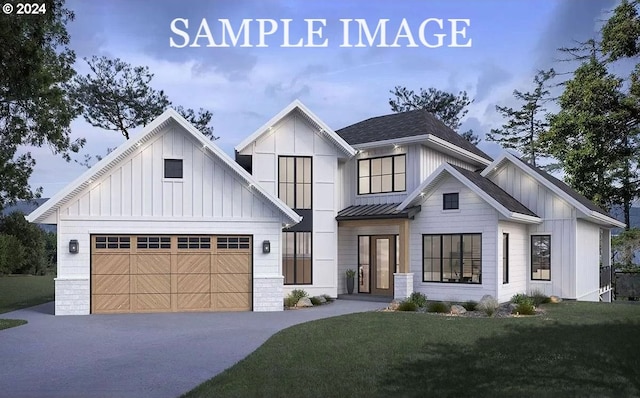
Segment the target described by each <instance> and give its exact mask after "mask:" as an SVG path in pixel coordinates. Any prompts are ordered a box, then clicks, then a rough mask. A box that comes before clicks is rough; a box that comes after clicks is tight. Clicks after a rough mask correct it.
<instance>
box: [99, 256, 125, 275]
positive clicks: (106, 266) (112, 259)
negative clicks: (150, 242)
mask: <svg viewBox="0 0 640 398" xmlns="http://www.w3.org/2000/svg"><path fill="white" fill-rule="evenodd" d="M129 258H130V256H129V254H102V253H101V254H94V255H93V259H92V264H91V271H92V273H93V274H128V273H129Z"/></svg>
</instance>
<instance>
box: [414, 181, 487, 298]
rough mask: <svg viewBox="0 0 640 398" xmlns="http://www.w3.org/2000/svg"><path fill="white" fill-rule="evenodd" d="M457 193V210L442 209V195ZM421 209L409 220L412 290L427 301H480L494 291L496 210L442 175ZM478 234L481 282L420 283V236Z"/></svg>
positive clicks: (457, 182)
mask: <svg viewBox="0 0 640 398" xmlns="http://www.w3.org/2000/svg"><path fill="white" fill-rule="evenodd" d="M451 192H458V193H459V194H460V196H459V198H460V200H459V203H460V209H459V210H457V211H456V210H454V211H443V210H442V195H443V194H444V193H451ZM421 206H422V210H421V211H420V212H419V213H418V214H417V215H416V217H415V219H414V220H413V221H412V222H411V239H410V245H411V246H410V258H411V272H413V274H414V290H415V291H417V292H421V293H424V294H425V295H426V296H427V297H428V298H429V299H431V300H447V301H466V300H476V301H478V300H480V299H481V298H482V296H484V295H485V294H490V295H492V296H493V297H496V294H497V287H496V284H497V281H498V278H497V275H496V273H497V272H498V267H497V253H498V250H497V249H498V242H497V236H498V212H497V211H496V210H495V209H494V208H493V207H491V206H490V205H489V204H487V203H486V202H485V201H484V200H483V199H482V198H480V197H479V196H478V195H476V194H475V193H474V192H473V191H471V190H470V189H469V188H467V187H466V186H465V185H463V184H462V183H460V182H459V181H458V180H456V179H455V178H453V177H450V176H449V177H447V178H444V179H443V180H442V181H441V182H440V183H439V184H438V185H437V187H436V188H434V189H433V190H432V191H431V192H430V193H429V194H428V195H426V196H425V199H424V201H423V202H422V203H421ZM451 233H480V234H482V283H481V284H465V283H442V282H423V281H422V279H423V273H422V262H423V253H422V245H423V242H422V235H423V234H451Z"/></svg>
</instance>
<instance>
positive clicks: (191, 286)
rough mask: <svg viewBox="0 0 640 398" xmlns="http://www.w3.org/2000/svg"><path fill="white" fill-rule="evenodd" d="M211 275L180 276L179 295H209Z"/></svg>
mask: <svg viewBox="0 0 640 398" xmlns="http://www.w3.org/2000/svg"><path fill="white" fill-rule="evenodd" d="M210 281H211V275H210V274H182V275H178V293H209V291H210V290H209V289H210V284H211V282H210Z"/></svg>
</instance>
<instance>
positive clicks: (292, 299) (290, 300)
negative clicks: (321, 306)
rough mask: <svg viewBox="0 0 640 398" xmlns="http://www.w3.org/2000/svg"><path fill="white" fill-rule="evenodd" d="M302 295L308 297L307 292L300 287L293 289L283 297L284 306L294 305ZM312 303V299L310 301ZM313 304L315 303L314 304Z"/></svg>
mask: <svg viewBox="0 0 640 398" xmlns="http://www.w3.org/2000/svg"><path fill="white" fill-rule="evenodd" d="M303 297H309V294H308V293H307V292H305V291H304V290H302V289H294V290H292V291H291V293H289V295H288V296H287V297H285V299H284V305H285V307H295V306H296V304H298V301H299V300H300V299H301V298H303ZM311 303H312V304H313V301H312V302H311ZM314 305H315V304H314Z"/></svg>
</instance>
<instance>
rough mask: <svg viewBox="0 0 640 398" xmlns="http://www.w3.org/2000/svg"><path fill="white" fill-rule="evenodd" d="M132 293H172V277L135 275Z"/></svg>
mask: <svg viewBox="0 0 640 398" xmlns="http://www.w3.org/2000/svg"><path fill="white" fill-rule="evenodd" d="M132 293H171V275H168V274H167V275H135V276H134V277H133V289H132Z"/></svg>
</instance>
